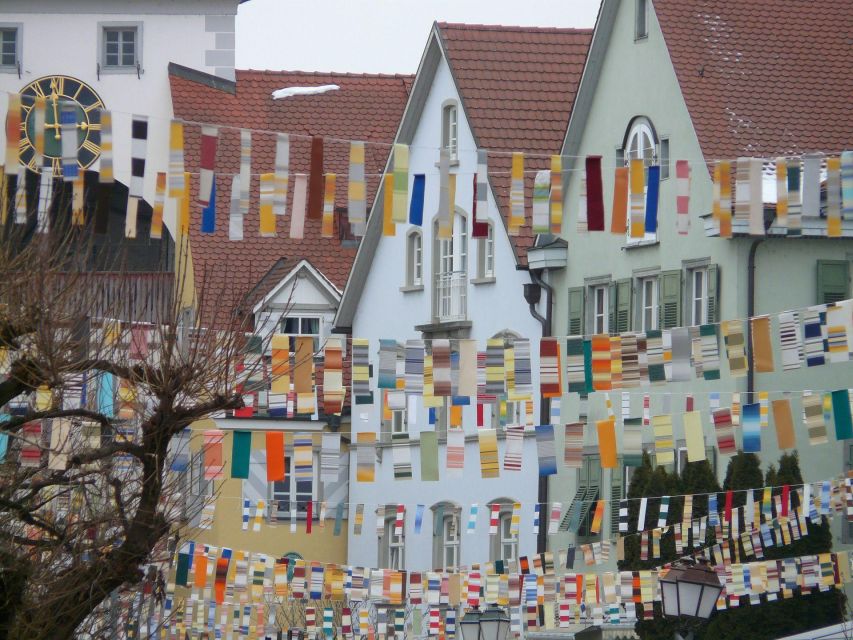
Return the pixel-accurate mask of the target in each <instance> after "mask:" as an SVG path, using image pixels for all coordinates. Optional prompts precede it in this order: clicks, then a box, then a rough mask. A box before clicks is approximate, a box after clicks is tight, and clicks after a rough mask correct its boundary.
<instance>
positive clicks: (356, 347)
mask: <svg viewBox="0 0 853 640" xmlns="http://www.w3.org/2000/svg"><path fill="white" fill-rule="evenodd" d="M352 395H353V398H354V400H355V403H356V404H365V403H367V402H372V399H373V393H372V392H371V390H370V341H369V340H367V339H366V338H353V340H352Z"/></svg>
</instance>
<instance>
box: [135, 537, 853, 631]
mask: <svg viewBox="0 0 853 640" xmlns="http://www.w3.org/2000/svg"><path fill="white" fill-rule="evenodd" d="M173 566H174V570H173V571H172V572H171V573H170V577H169V582H168V585H167V591H166V598H165V600H164V602H162V603H161V604H160V606H159V607H158V608H157V611H156V612H155V613H154V614H153V616H152V618H149V619H148V622H149V623H151V622H155V623H157V624H160V625H162V628H163V629H164V630H165V632H166V637H183V635H184V634H185V633H186V632H188V631H202V630H206V631H217V632H226V633H227V632H228V631H234V632H241V633H249V629H250V628H254V629H255V630H256V631H260V630H265V631H266V632H267V633H269V632H273V633H274V632H276V631H279V630H281V631H284V630H286V628H287V627H288V626H290V625H288V624H287V623H281V622H279V617H278V615H277V613H278V612H279V610H281V609H285V608H288V607H293V606H295V605H296V606H300V607H304V609H305V627H304V628H303V630H304V631H305V632H307V633H308V634H309V636H311V635H313V634H315V633H317V632H319V631H320V627H319V620H320V617H319V616H318V611H317V608H316V607H317V606H323V615H322V620H323V631H328V632H334V631H338V632H339V633H340V635H341V636H342V637H344V638H352V637H353V634H357V635H359V636H361V637H369V636H371V635H373V634H376V633H378V634H379V635H386V637H387V636H388V635H391V634H393V635H395V637H411V635H414V636H416V637H423V636H424V635H427V636H429V637H445V638H453V637H456V619H457V618H456V615H457V613H458V609H459V607H461V606H468V607H478V606H482V605H485V604H487V603H489V604H493V603H494V604H497V605H499V606H503V607H507V608H508V609H509V613H510V622H511V629H512V630H513V631H514V632H515V633H520V632H521V631H522V630H526V631H528V632H529V631H537V630H546V629H556V628H565V627H568V626H569V625H570V624H571V623H572V622H580V621H584V622H591V621H592V622H594V621H595V620H596V619H597V620H598V621H599V623H601V622H603V621H604V620H605V619H606V620H607V621H608V622H615V623H618V622H624V623H629V622H633V621H636V620H637V618H638V617H639V616H641V617H642V618H643V619H649V618H651V617H653V606H652V605H653V604H654V603H655V602H660V600H661V593H660V584H659V579H660V578H661V577H664V576H665V575H666V573H667V572H668V568H667V567H664V568H662V569H649V570H640V571H608V572H602V573H578V572H575V571H568V572H564V573H562V574H561V575H557V574H555V573H554V572H553V571H547V570H546V569H545V567H544V566H540V567H539V568H538V569H536V570H534V571H529V572H527V573H521V574H520V573H516V572H504V573H500V572H497V573H496V572H493V571H490V569H489V567H473V568H471V569H469V570H466V571H459V572H447V571H426V572H415V571H412V572H406V571H396V570H392V569H368V568H364V567H353V566H349V565H336V564H324V563H319V562H307V561H305V560H301V559H291V558H286V557H285V558H274V557H271V556H268V555H265V554H257V553H254V554H253V553H250V552H247V551H240V550H232V549H227V548H224V549H221V550H220V549H218V548H217V547H214V546H210V545H202V544H201V543H194V542H189V543H186V544H185V545H184V546H183V547H182V548H181V549H180V550H179V551H178V553H177V556H176V559H175V561H174V562H173ZM714 570H715V572H716V573H717V576H718V578H719V579H720V582H721V584H722V585H723V587H724V588H723V590H722V592H721V593H720V595H719V597H718V599H717V604H716V607H717V609H721V610H722V609H726V608H734V607H738V606H740V605H741V604H742V603H744V602H748V603H749V604H753V605H760V604H762V603H764V602H770V601H774V600H777V599H779V598H790V597H793V596H794V595H795V594H800V595H805V594H808V593H817V592H819V591H826V590H828V589H832V588H840V587H842V586H843V585H845V584H847V583H849V582H850V574H851V571H850V557H849V555H848V553H847V552H839V553H823V554H817V555H810V556H800V557H793V558H784V559H781V560H756V561H753V562H744V563H730V564H720V565H716V566H715V567H714ZM742 598H743V599H744V601H743V602H742V600H741V599H742ZM321 601H326V602H325V604H323V605H320V602H321ZM315 602H316V603H318V604H317V605H314V604H312V603H315ZM334 602H340V603H342V604H343V607H342V612H341V619H340V628H339V629H336V628H335V626H334V625H335V623H334V619H335V616H334V612H333V604H332V603H334ZM638 606H640V607H642V610H641V611H640V610H639V609H638V608H637V607H638ZM373 607H375V608H376V613H377V616H376V617H373V616H371V615H370V610H371V608H373ZM356 613H357V615H356ZM217 614H218V615H217ZM149 615H150V612H149ZM285 619H287V618H285ZM391 620H393V627H392V625H391V624H390V623H389V621H391ZM356 621H357V624H356ZM294 626H296V625H294ZM299 626H300V627H301V625H299Z"/></svg>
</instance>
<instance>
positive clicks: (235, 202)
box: [202, 174, 243, 241]
mask: <svg viewBox="0 0 853 640" xmlns="http://www.w3.org/2000/svg"><path fill="white" fill-rule="evenodd" d="M214 213H215V212H214ZM215 224H216V223H215V221H214V224H213V227H212V228H211V229H209V230H208V229H203V230H202V233H213V231H214V230H215ZM228 239H229V240H232V241H238V240H242V239H243V214H241V213H240V174H235V175H233V176H231V198H230V206H229V208H228Z"/></svg>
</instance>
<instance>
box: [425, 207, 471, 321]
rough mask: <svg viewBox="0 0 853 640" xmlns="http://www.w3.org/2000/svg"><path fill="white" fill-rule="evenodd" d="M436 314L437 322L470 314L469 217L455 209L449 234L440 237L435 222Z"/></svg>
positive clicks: (434, 293)
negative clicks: (468, 287)
mask: <svg viewBox="0 0 853 640" xmlns="http://www.w3.org/2000/svg"><path fill="white" fill-rule="evenodd" d="M433 278H434V283H435V286H434V288H433V316H434V318H435V319H436V320H437V321H438V322H449V321H453V320H465V319H466V318H467V317H468V291H467V278H468V220H467V218H466V216H465V215H463V214H462V213H460V212H459V210H457V211H456V213H455V215H454V216H453V232H452V234H451V237H450V238H439V237H438V219H436V220H435V222H434V223H433Z"/></svg>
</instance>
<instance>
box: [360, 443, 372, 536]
mask: <svg viewBox="0 0 853 640" xmlns="http://www.w3.org/2000/svg"><path fill="white" fill-rule="evenodd" d="M356 446H357V455H356V480H357V481H358V482H374V481H375V479H376V434H375V433H373V432H372V431H362V432H360V433H358V434H356ZM359 506H361V507H362V509H363V508H364V505H359ZM356 523H358V513H356ZM358 533H359V532H358V531H357V532H356V535H358Z"/></svg>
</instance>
